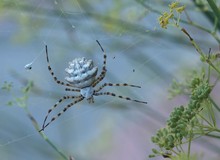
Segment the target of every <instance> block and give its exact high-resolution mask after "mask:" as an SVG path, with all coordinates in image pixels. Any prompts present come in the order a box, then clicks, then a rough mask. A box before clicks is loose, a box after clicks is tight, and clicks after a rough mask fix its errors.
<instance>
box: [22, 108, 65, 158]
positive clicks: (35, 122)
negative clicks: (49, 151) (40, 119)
mask: <svg viewBox="0 0 220 160" xmlns="http://www.w3.org/2000/svg"><path fill="white" fill-rule="evenodd" d="M24 109H25V111H26V113H27V115H28V117H29V118H30V120H31V122H32V124H33V126H34V128H35V129H36V130H37V131H39V130H40V127H39V125H38V123H37V121H36V120H35V118H34V117H33V116H32V114H31V113H30V112H29V110H28V108H27V107H25V108H24ZM39 134H40V135H41V137H43V139H44V140H45V141H46V142H47V143H48V144H49V145H50V146H51V147H52V148H53V149H54V150H55V151H56V152H57V153H58V154H59V155H60V156H61V157H62V158H63V159H64V160H69V158H68V157H67V156H66V155H65V154H64V153H62V151H61V150H59V149H58V148H57V147H56V146H55V145H54V144H53V143H52V142H51V141H50V140H49V139H48V137H47V136H46V135H45V134H44V133H43V132H39Z"/></svg>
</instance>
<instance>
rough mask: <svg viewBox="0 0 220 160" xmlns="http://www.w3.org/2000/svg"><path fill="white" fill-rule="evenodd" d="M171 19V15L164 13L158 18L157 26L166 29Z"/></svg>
mask: <svg viewBox="0 0 220 160" xmlns="http://www.w3.org/2000/svg"><path fill="white" fill-rule="evenodd" d="M172 17H173V13H167V12H164V13H163V15H162V16H160V17H159V19H158V20H159V24H160V26H161V27H162V28H165V29H166V28H167V25H168V24H169V19H170V18H172Z"/></svg>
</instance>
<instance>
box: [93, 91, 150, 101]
mask: <svg viewBox="0 0 220 160" xmlns="http://www.w3.org/2000/svg"><path fill="white" fill-rule="evenodd" d="M100 95H108V96H113V97H118V98H121V99H125V100H128V101H133V102H138V103H144V104H147V102H144V101H139V100H136V99H131V98H129V97H124V96H121V95H116V94H115V93H112V92H100V93H96V92H95V93H94V96H100Z"/></svg>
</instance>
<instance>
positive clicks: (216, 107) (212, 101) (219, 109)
mask: <svg viewBox="0 0 220 160" xmlns="http://www.w3.org/2000/svg"><path fill="white" fill-rule="evenodd" d="M209 100H210V101H211V103H212V104H213V106H214V107H215V109H217V110H218V111H219V112H220V108H219V106H218V105H217V104H216V103H215V101H214V100H213V99H212V98H211V97H209Z"/></svg>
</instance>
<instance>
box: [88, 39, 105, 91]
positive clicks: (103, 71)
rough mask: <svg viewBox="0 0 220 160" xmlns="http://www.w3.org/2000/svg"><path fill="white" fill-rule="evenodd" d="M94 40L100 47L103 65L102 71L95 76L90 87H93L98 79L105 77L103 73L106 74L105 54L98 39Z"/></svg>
mask: <svg viewBox="0 0 220 160" xmlns="http://www.w3.org/2000/svg"><path fill="white" fill-rule="evenodd" d="M96 42H97V43H98V45H99V47H100V48H101V50H102V52H103V58H104V60H103V66H102V72H101V74H100V75H99V76H98V77H97V78H96V80H95V82H94V83H93V84H92V87H95V86H96V85H97V84H98V83H99V82H100V81H102V80H103V78H105V74H106V71H107V70H106V58H107V55H106V53H105V50H104V49H103V48H102V46H101V44H100V43H99V41H98V40H96Z"/></svg>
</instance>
